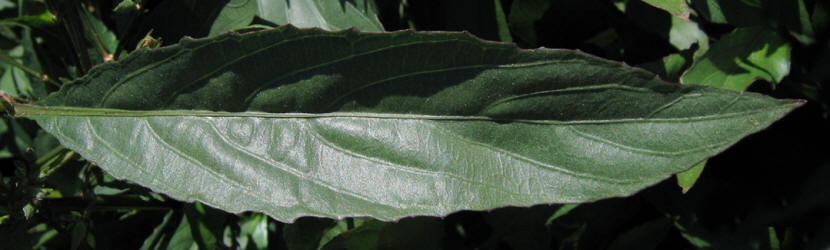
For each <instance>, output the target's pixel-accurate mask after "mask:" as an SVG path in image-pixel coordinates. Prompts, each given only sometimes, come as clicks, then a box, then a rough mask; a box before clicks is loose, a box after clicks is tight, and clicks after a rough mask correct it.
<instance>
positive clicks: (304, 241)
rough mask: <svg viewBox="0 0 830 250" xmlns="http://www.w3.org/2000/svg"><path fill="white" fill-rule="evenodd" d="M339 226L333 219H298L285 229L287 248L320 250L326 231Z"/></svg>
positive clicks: (293, 249)
mask: <svg viewBox="0 0 830 250" xmlns="http://www.w3.org/2000/svg"><path fill="white" fill-rule="evenodd" d="M337 224H338V223H337V221H335V220H332V219H325V218H315V217H302V218H298V219H297V220H295V221H294V222H293V223H290V224H286V225H285V227H284V229H283V238H284V239H285V244H286V247H287V248H288V249H291V250H315V249H318V248H319V247H320V246H321V240H322V239H323V236H324V234H325V233H326V231H328V230H330V229H331V228H333V227H336V226H337ZM344 231H345V229H344Z"/></svg>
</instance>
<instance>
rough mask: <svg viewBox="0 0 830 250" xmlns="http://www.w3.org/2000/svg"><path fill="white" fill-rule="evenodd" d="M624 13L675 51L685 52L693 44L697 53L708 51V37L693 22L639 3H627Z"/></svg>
mask: <svg viewBox="0 0 830 250" xmlns="http://www.w3.org/2000/svg"><path fill="white" fill-rule="evenodd" d="M624 12H625V14H626V16H628V18H629V19H631V20H632V21H634V22H635V23H637V24H638V25H639V26H641V27H643V28H645V29H646V30H648V31H651V32H654V33H656V34H658V35H660V37H662V38H663V39H666V40H668V41H669V43H670V44H671V45H672V46H674V47H675V48H676V49H677V50H680V51H683V50H687V49H689V48H691V47H692V45H694V44H697V51H698V52H697V53H701V54H702V52H705V51H706V50H707V49H709V37H708V36H707V35H706V33H705V32H703V30H702V29H701V28H700V26H699V25H698V23H697V22H695V21H692V20H684V19H681V18H679V17H676V16H671V15H668V13H666V12H664V11H661V10H658V9H656V8H654V7H652V6H649V5H646V4H644V3H642V2H640V1H628V2H627V4H626V6H625V9H624ZM655 20H666V22H655Z"/></svg>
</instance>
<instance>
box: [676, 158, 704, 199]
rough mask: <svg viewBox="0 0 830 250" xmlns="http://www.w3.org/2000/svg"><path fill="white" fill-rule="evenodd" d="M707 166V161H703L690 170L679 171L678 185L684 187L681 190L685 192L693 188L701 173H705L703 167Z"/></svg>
mask: <svg viewBox="0 0 830 250" xmlns="http://www.w3.org/2000/svg"><path fill="white" fill-rule="evenodd" d="M705 167H706V161H702V162H700V163H698V164H697V165H695V166H694V167H692V168H690V169H689V170H686V171H683V172H680V173H677V185H678V186H680V188H682V190H681V192H683V193H684V194H685V193H687V192H689V190H690V189H692V186H694V185H695V182H697V179H698V178H700V174H701V173H703V168H705Z"/></svg>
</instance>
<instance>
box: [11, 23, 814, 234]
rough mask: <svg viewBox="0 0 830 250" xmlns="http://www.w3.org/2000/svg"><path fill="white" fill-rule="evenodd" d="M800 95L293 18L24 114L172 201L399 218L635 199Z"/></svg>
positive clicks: (94, 77)
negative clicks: (695, 83) (330, 28)
mask: <svg viewBox="0 0 830 250" xmlns="http://www.w3.org/2000/svg"><path fill="white" fill-rule="evenodd" d="M252 44H255V45H256V44H259V45H263V44H265V45H267V46H253V45H252ZM300 44H301V45H302V46H300ZM346 45H348V46H346ZM304 48H305V49H304ZM332 48H333V49H332ZM347 48H348V50H346V49H347ZM321 51H322V52H321ZM485 52H486V53H485ZM217 53H219V54H222V55H224V56H223V57H217ZM309 53H311V54H309ZM275 55H280V56H281V58H290V62H280V61H279V60H277V61H276V62H274V61H275V60H273V58H275ZM310 55H311V56H310ZM208 58H221V59H219V60H217V59H212V60H211V59H208ZM251 65H255V66H254V67H251ZM251 68H254V69H251ZM185 69H187V70H185ZM256 69H268V70H256ZM162 79H166V80H162ZM800 104H801V102H800V101H792V100H775V99H772V98H768V97H763V96H760V95H757V94H753V93H736V92H731V91H725V90H717V89H711V88H704V87H681V86H678V85H668V84H665V83H663V82H661V81H659V80H657V79H656V78H655V77H654V76H653V75H652V74H649V73H647V72H645V71H643V70H639V69H636V68H631V67H627V66H624V65H622V64H619V63H615V62H610V61H606V60H602V59H599V58H595V57H591V56H588V55H585V54H581V53H578V52H573V51H565V50H549V49H540V50H533V51H525V50H518V49H516V48H515V47H514V46H512V45H508V44H501V43H489V42H483V41H480V40H478V39H475V38H472V37H470V36H467V35H463V34H459V33H440V32H439V33H415V32H397V33H385V34H370V33H357V32H355V31H341V32H324V31H320V30H301V29H296V28H293V27H284V28H279V29H276V30H272V31H266V32H260V33H251V34H246V35H238V34H228V35H223V36H220V37H215V38H210V39H203V40H195V41H188V40H186V41H184V42H183V43H182V44H180V45H177V46H173V47H168V48H162V49H157V50H144V51H139V52H137V53H135V54H133V55H131V56H128V57H127V58H125V59H123V60H122V61H119V62H115V63H111V64H105V65H103V66H101V67H98V68H96V69H95V70H93V71H92V73H90V75H89V76H87V77H85V78H82V79H80V80H79V81H78V82H75V83H73V84H70V85H67V87H64V88H63V89H61V91H59V92H57V93H56V94H53V95H51V96H49V97H48V98H46V100H44V102H43V103H42V104H41V105H25V104H23V105H18V106H16V111H17V112H16V113H17V114H18V115H20V116H24V117H28V118H31V119H34V120H36V121H38V123H39V124H40V125H41V126H43V127H44V129H46V130H47V131H49V132H50V133H53V134H55V135H56V136H57V137H58V138H59V139H60V140H61V142H62V143H64V144H65V145H66V146H67V147H69V148H72V149H73V150H77V151H78V152H79V153H81V154H82V155H83V156H84V157H86V158H87V159H90V160H92V161H95V162H97V163H98V164H99V166H101V167H102V168H104V169H105V170H107V171H108V172H109V173H110V174H112V175H113V176H116V177H118V178H126V179H130V180H132V181H135V182H136V183H139V184H142V185H145V186H148V187H150V188H152V189H154V190H157V191H160V192H163V193H166V194H167V195H170V196H171V197H174V198H176V199H181V200H187V201H201V202H204V203H206V204H209V205H211V206H215V207H218V208H221V209H224V210H227V211H231V212H241V211H259V212H263V213H266V214H268V215H270V216H272V217H274V218H276V219H278V220H282V221H292V220H294V219H296V218H297V217H299V216H309V215H311V216H322V217H333V218H342V217H347V216H371V217H375V218H378V219H382V220H394V219H398V218H401V217H405V216H411V215H445V214H447V213H450V212H453V211H458V210H462V209H476V210H480V209H492V208H495V207H502V206H508V205H512V206H528V205H533V204H539V203H552V202H555V203H571V202H586V201H592V200H597V199H602V198H607V197H614V196H627V195H631V194H632V193H634V192H636V191H637V190H640V189H642V188H645V187H647V186H649V185H652V184H654V183H656V182H658V181H660V180H662V179H665V178H667V177H669V176H670V175H671V174H674V173H677V172H679V171H682V170H685V169H687V168H689V167H691V166H692V165H693V164H695V163H697V162H699V161H701V160H703V159H705V158H707V157H709V156H712V155H714V154H716V153H718V152H720V151H722V150H724V149H725V148H726V147H728V146H729V145H731V144H733V143H735V142H737V140H739V139H740V138H741V137H743V136H745V135H747V134H749V133H752V132H755V131H757V130H759V129H762V128H764V127H766V126H768V125H769V124H770V123H771V122H773V121H774V120H776V119H778V118H780V117H781V116H783V115H784V114H786V113H787V112H789V110H791V109H792V108H794V107H796V106H798V105H800ZM724 125H728V126H724Z"/></svg>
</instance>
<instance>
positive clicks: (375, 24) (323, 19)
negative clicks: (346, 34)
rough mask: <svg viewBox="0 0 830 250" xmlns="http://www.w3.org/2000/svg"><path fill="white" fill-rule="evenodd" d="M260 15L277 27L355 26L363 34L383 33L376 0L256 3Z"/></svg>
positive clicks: (264, 1) (261, 1)
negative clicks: (368, 32) (365, 32)
mask: <svg viewBox="0 0 830 250" xmlns="http://www.w3.org/2000/svg"><path fill="white" fill-rule="evenodd" d="M257 2H258V3H257V4H258V8H257V16H259V17H260V18H262V19H265V20H266V21H269V22H273V23H275V24H279V25H283V24H289V23H290V24H291V25H294V26H297V27H303V28H312V27H317V28H322V29H324V30H341V29H345V28H350V27H355V28H357V29H359V30H362V31H383V25H382V24H381V23H380V20H378V10H377V7H376V6H375V1H374V0H348V1H347V0H338V1H330V0H309V1H273V0H257Z"/></svg>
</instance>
